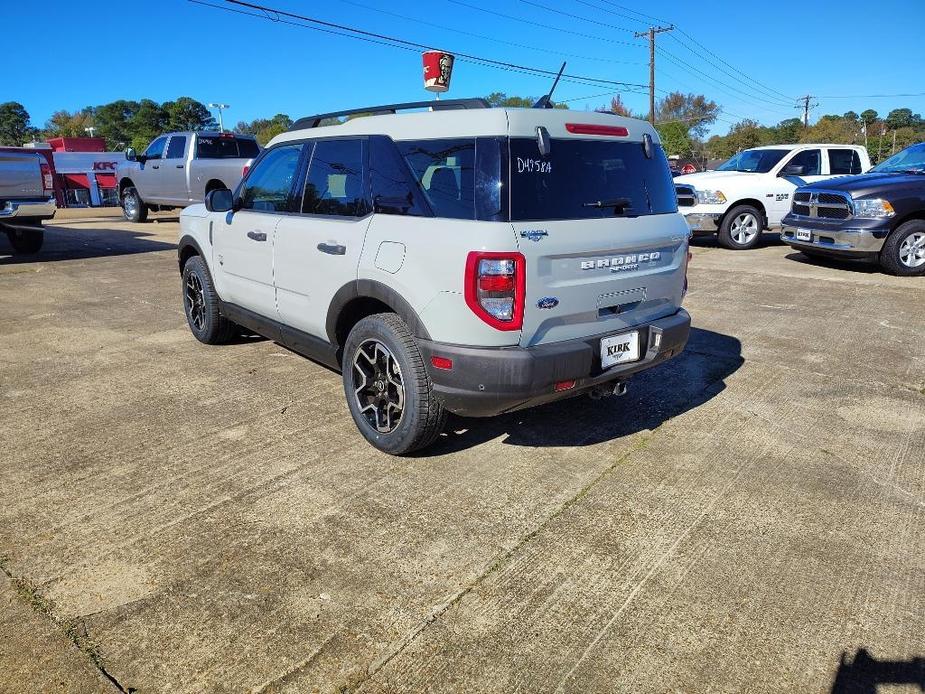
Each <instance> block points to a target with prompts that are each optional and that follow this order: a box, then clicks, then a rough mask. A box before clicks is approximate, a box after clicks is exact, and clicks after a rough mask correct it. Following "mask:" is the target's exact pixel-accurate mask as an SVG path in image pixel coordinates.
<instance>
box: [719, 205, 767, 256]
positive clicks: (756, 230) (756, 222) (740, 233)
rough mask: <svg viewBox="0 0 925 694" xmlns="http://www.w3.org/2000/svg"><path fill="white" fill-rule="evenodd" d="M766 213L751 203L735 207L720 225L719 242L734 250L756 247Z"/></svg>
mask: <svg viewBox="0 0 925 694" xmlns="http://www.w3.org/2000/svg"><path fill="white" fill-rule="evenodd" d="M763 229H764V215H763V214H761V211H760V210H758V209H756V208H754V207H752V206H751V205H739V206H738V207H733V208H732V209H731V210H729V212H728V213H726V216H725V217H723V222H722V224H720V227H719V244H720V245H721V246H723V247H724V248H730V249H732V250H734V251H744V250H747V249H749V248H754V247H755V246H757V245H758V241H760V240H761V232H762V230H763Z"/></svg>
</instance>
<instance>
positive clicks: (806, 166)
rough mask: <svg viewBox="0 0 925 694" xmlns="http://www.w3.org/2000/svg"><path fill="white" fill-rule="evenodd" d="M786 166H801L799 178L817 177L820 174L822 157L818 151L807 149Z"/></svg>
mask: <svg viewBox="0 0 925 694" xmlns="http://www.w3.org/2000/svg"><path fill="white" fill-rule="evenodd" d="M787 166H802V167H803V173H802V174H800V175H801V176H819V175H820V174H821V173H822V156H821V155H820V152H819V150H818V149H807V150H804V151H802V152H800V153H799V154H797V155H796V156H795V157H794V158H793V159H791V160H790V161H788V162H787Z"/></svg>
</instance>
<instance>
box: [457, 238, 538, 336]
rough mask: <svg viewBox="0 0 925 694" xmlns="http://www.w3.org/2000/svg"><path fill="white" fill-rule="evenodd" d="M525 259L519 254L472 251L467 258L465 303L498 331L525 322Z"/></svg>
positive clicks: (516, 327) (516, 328)
mask: <svg viewBox="0 0 925 694" xmlns="http://www.w3.org/2000/svg"><path fill="white" fill-rule="evenodd" d="M525 265H526V263H525V260H524V257H523V255H521V254H520V253H483V252H481V251H472V252H471V253H469V256H468V257H467V258H466V279H465V287H466V291H465V294H466V304H467V305H468V306H469V308H470V309H471V310H472V312H473V313H475V315H477V316H478V317H479V318H481V319H482V320H483V321H484V322H485V323H487V324H488V325H490V326H491V327H493V328H496V329H497V330H520V329H521V327H523V322H524V293H525V291H526V280H525Z"/></svg>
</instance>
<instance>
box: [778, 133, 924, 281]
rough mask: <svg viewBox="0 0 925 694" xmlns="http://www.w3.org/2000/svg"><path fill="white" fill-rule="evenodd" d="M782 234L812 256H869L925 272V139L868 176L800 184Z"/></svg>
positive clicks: (890, 266) (899, 270) (895, 268)
mask: <svg viewBox="0 0 925 694" xmlns="http://www.w3.org/2000/svg"><path fill="white" fill-rule="evenodd" d="M781 239H782V240H783V242H784V243H786V244H788V245H790V246H791V247H792V248H794V249H796V250H798V251H801V252H802V253H804V254H805V255H808V256H810V257H814V256H834V257H841V258H866V259H869V260H876V261H878V262H879V263H880V266H881V267H882V268H883V269H884V270H886V271H887V272H889V273H891V274H893V275H906V276H909V275H919V276H922V275H925V142H923V143H919V144H917V145H912V146H911V147H907V148H906V149H904V150H903V151H901V152H899V153H898V154H896V155H894V156H892V157H890V158H889V159H887V160H886V161H883V162H881V163H879V164H877V166H875V167H874V168H872V169H871V170H870V171H869V172H868V173H866V174H864V175H863V176H845V177H844V178H839V179H837V180H834V181H826V182H824V183H814V184H812V185H809V186H805V187H802V188H798V189H797V191H796V192H795V193H794V194H793V207H792V209H791V211H790V214H788V215H787V216H786V217H784V219H783V223H782V229H781Z"/></svg>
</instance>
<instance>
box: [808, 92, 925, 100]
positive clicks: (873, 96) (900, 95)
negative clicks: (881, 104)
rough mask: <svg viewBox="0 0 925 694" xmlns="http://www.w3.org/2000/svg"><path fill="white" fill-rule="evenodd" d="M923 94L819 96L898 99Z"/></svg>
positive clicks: (923, 93) (921, 93)
mask: <svg viewBox="0 0 925 694" xmlns="http://www.w3.org/2000/svg"><path fill="white" fill-rule="evenodd" d="M910 96H925V92H919V93H916V94H849V95H839V96H820V97H819V98H820V99H898V98H901V97H910Z"/></svg>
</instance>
